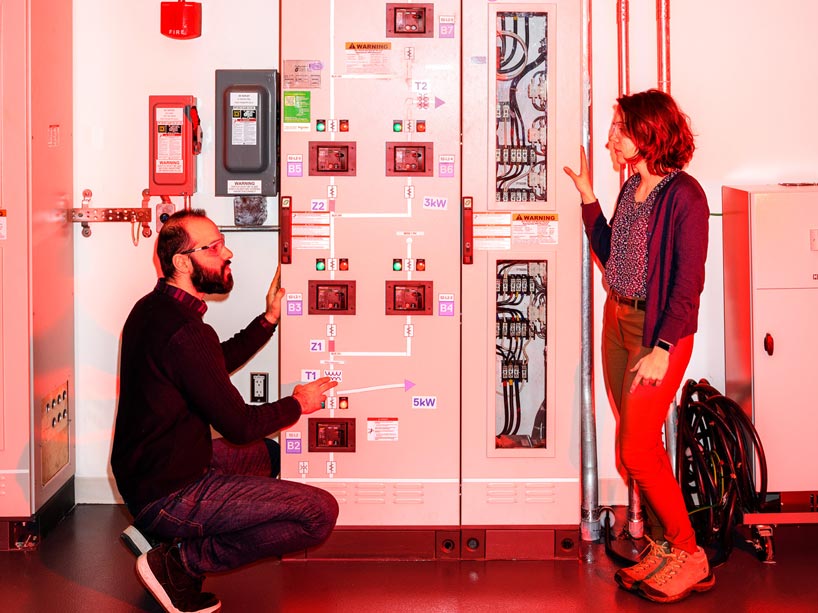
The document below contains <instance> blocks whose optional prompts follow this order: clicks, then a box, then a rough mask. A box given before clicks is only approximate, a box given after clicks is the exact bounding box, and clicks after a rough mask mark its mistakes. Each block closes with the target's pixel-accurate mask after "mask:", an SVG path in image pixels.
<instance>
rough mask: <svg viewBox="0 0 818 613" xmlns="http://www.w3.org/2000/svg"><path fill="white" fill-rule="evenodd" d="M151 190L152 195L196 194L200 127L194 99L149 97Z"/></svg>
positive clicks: (187, 97)
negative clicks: (196, 157)
mask: <svg viewBox="0 0 818 613" xmlns="http://www.w3.org/2000/svg"><path fill="white" fill-rule="evenodd" d="M149 106H150V112H149V118H148V125H149V126H150V138H149V140H150V146H149V149H150V151H149V156H150V158H149V160H148V164H149V168H150V172H149V173H148V174H149V177H148V182H149V187H148V190H149V191H150V194H151V195H152V196H190V195H191V194H193V193H195V192H196V159H195V158H194V155H196V154H197V153H199V151H201V142H202V141H201V127H200V125H199V113H198V111H197V110H196V98H194V97H193V96H150V103H149Z"/></svg>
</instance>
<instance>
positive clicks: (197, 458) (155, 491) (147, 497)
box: [111, 279, 301, 510]
mask: <svg viewBox="0 0 818 613" xmlns="http://www.w3.org/2000/svg"><path fill="white" fill-rule="evenodd" d="M205 310H206V306H205V304H204V302H202V301H201V300H199V299H198V298H196V297H194V296H191V295H190V294H187V293H185V292H183V291H182V290H180V289H178V288H175V287H173V286H169V285H167V284H166V283H165V282H164V280H163V279H160V280H159V282H158V283H157V285H156V288H155V289H154V290H153V291H152V292H151V293H150V294H148V295H147V296H145V297H144V298H142V299H141V300H139V302H137V303H136V305H135V306H134V308H133V310H132V311H131V313H130V315H129V316H128V319H127V321H126V322H125V327H124V329H123V331H122V350H121V359H120V372H119V376H120V389H119V406H118V409H117V417H116V428H115V432H114V443H113V450H112V453H111V467H112V469H113V473H114V477H115V478H116V483H117V487H118V488H119V492H120V494H121V495H122V497H123V499H124V500H125V502H127V503H128V505H129V507H130V508H131V509H132V510H133V509H138V508H141V507H142V506H144V505H145V504H147V503H149V502H152V501H154V500H157V499H159V498H162V497H164V496H167V495H168V494H170V493H172V492H174V491H176V490H178V489H179V488H181V487H183V486H185V485H187V484H189V483H192V482H193V481H195V480H196V479H198V478H199V477H201V476H202V475H203V474H204V473H205V472H206V471H207V468H208V466H209V464H210V460H211V453H212V441H211V432H210V426H211V425H212V426H213V428H215V429H216V431H217V432H219V433H220V434H221V435H222V436H224V438H225V439H226V440H227V441H229V442H231V443H235V444H243V443H249V442H252V441H256V440H258V439H260V438H262V437H264V436H267V435H269V434H272V433H273V432H276V431H277V430H280V429H282V428H286V427H287V426H290V425H292V424H294V423H295V422H296V421H297V420H298V418H299V417H300V416H301V407H300V405H299V404H298V401H297V400H296V399H295V398H293V397H286V398H282V399H281V400H279V401H278V402H272V403H266V404H260V405H248V404H246V403H245V402H244V399H243V398H242V397H241V394H240V393H239V391H238V390H237V389H236V388H235V386H234V385H233V384H232V382H231V381H230V373H231V372H233V371H234V370H236V369H238V368H239V367H240V366H241V365H243V364H244V363H245V362H246V361H247V360H249V359H250V358H251V357H252V356H253V355H254V354H255V353H256V352H257V351H258V350H259V349H260V348H261V347H262V346H264V344H265V343H266V342H267V341H268V340H269V339H270V337H271V336H272V334H273V331H274V327H273V326H271V325H270V324H269V323H267V322H266V320H264V321H262V319H263V315H262V316H259V317H257V318H256V319H254V320H253V321H252V322H251V323H250V325H248V326H247V327H246V328H245V329H244V330H242V331H241V332H239V333H238V334H236V335H235V336H234V337H232V338H231V339H229V340H227V341H225V342H224V343H219V338H218V336H217V335H216V332H215V330H213V328H211V327H210V326H209V325H207V324H205V323H204V322H203V321H202V315H203V314H204V312H205Z"/></svg>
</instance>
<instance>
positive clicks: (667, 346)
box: [656, 338, 673, 353]
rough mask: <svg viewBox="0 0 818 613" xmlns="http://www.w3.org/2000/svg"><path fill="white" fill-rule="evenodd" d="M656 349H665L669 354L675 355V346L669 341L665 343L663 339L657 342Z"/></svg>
mask: <svg viewBox="0 0 818 613" xmlns="http://www.w3.org/2000/svg"><path fill="white" fill-rule="evenodd" d="M656 347H659V349H664V350H665V351H667V352H668V353H673V345H672V344H671V343H668V342H667V341H663V340H662V339H661V338H660V339H659V340H658V341H656Z"/></svg>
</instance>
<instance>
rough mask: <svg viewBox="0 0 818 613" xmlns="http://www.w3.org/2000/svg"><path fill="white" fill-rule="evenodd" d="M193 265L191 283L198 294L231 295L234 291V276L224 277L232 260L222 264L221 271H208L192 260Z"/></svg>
mask: <svg viewBox="0 0 818 613" xmlns="http://www.w3.org/2000/svg"><path fill="white" fill-rule="evenodd" d="M190 261H191V264H193V272H192V273H190V281H191V283H193V287H194V288H196V291H197V292H201V293H203V294H229V293H230V290H232V289H233V274H232V273H228V275H227V277H225V275H224V271H225V269H226V268H227V267H228V266H229V265H230V260H227V261H226V262H224V263H223V264H222V267H221V268H220V269H219V270H208V269H206V268H204V267H203V266H200V265H199V263H198V262H197V261H196V260H194V259H193V258H190Z"/></svg>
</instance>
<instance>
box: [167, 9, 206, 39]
mask: <svg viewBox="0 0 818 613" xmlns="http://www.w3.org/2000/svg"><path fill="white" fill-rule="evenodd" d="M161 21H162V23H161V29H162V34H164V35H165V36H169V37H170V38H179V39H188V38H197V37H198V36H201V35H202V5H201V3H199V2H185V1H184V0H179V1H178V2H163V3H162V18H161Z"/></svg>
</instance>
